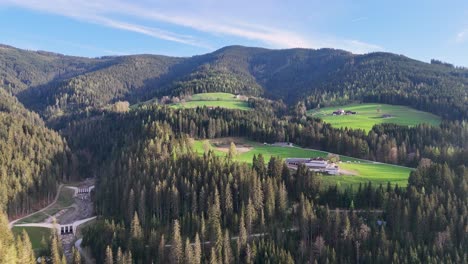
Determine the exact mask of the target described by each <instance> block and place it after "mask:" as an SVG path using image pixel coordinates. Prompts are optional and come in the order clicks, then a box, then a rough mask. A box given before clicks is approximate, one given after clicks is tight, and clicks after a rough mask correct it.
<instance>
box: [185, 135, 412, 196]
mask: <svg viewBox="0 0 468 264" xmlns="http://www.w3.org/2000/svg"><path fill="white" fill-rule="evenodd" d="M234 142H235V143H236V142H237V143H239V142H241V143H242V144H245V145H248V146H250V147H252V149H251V150H250V151H248V152H245V153H239V154H237V155H236V156H235V158H234V159H235V160H236V161H239V162H246V163H248V164H252V159H253V156H254V155H257V156H258V155H259V154H262V155H263V157H264V158H265V162H268V160H269V159H270V157H272V156H276V157H280V158H283V159H285V158H292V157H294V158H310V157H312V158H313V157H326V156H327V155H328V152H325V151H320V150H312V149H305V148H300V147H280V146H272V145H264V144H260V143H257V142H252V141H243V140H242V139H235V140H234ZM203 144H204V143H203V140H195V141H194V143H193V145H192V147H193V149H194V151H195V152H196V153H198V154H200V155H201V154H203V153H204V148H203ZM210 149H211V150H212V151H213V152H214V153H215V154H216V155H219V156H225V155H226V153H225V152H222V151H220V150H217V149H216V147H215V146H214V145H213V144H211V142H210ZM340 160H341V161H342V162H341V163H340V164H339V167H340V169H343V170H346V171H349V172H350V173H351V174H354V175H341V176H333V175H324V176H322V179H323V183H324V186H328V185H335V184H338V185H339V186H340V187H342V188H345V187H353V188H354V186H355V187H356V188H357V186H358V185H359V183H367V182H372V184H374V185H375V186H378V185H379V184H384V185H385V184H387V182H390V183H391V184H392V185H393V184H398V185H399V186H406V185H407V183H408V177H409V174H410V172H411V170H412V169H411V168H407V167H400V166H395V165H391V164H385V163H376V162H372V161H367V160H361V159H356V158H352V157H347V156H342V155H340Z"/></svg>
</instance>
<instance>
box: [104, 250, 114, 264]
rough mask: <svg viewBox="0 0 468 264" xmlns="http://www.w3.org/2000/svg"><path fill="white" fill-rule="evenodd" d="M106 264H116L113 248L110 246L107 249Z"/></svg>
mask: <svg viewBox="0 0 468 264" xmlns="http://www.w3.org/2000/svg"><path fill="white" fill-rule="evenodd" d="M104 263H105V264H114V256H113V254H112V248H111V247H110V246H107V247H106V258H105V260H104Z"/></svg>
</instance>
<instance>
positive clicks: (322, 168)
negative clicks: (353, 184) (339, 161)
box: [286, 158, 339, 175]
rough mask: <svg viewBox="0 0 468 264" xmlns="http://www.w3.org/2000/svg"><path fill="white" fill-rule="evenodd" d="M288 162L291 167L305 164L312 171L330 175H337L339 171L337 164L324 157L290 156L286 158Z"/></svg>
mask: <svg viewBox="0 0 468 264" xmlns="http://www.w3.org/2000/svg"><path fill="white" fill-rule="evenodd" d="M286 164H287V165H288V166H289V167H290V168H297V166H299V165H301V164H304V165H305V166H306V167H307V168H308V169H309V170H310V171H315V172H322V173H327V174H330V175H337V174H338V173H339V172H338V166H337V165H335V164H334V163H329V162H328V161H327V160H325V159H323V158H314V159H307V158H289V159H286Z"/></svg>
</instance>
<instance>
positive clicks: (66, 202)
mask: <svg viewBox="0 0 468 264" xmlns="http://www.w3.org/2000/svg"><path fill="white" fill-rule="evenodd" d="M74 193H75V191H74V190H72V189H69V188H62V190H61V191H60V194H59V197H58V199H57V202H56V203H55V204H54V205H52V206H51V207H49V208H47V210H45V211H43V212H38V213H35V214H33V215H31V216H29V217H27V218H24V219H22V220H20V221H18V222H17V224H28V223H40V222H42V221H44V220H45V219H47V217H49V215H54V214H55V213H57V212H58V211H60V210H62V209H64V208H66V207H69V206H71V205H72V204H73V194H74Z"/></svg>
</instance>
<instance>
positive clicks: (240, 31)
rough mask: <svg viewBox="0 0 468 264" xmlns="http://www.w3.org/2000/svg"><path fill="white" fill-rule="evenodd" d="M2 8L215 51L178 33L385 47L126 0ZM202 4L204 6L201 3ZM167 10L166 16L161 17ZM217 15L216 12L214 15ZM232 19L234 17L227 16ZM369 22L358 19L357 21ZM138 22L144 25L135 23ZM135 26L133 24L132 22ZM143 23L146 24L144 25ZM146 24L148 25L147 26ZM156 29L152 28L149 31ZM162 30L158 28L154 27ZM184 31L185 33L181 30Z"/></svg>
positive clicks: (31, 2)
mask: <svg viewBox="0 0 468 264" xmlns="http://www.w3.org/2000/svg"><path fill="white" fill-rule="evenodd" d="M1 4H4V5H5V4H7V5H14V6H20V7H23V8H27V9H32V10H36V11H41V12H47V13H53V14H57V15H62V16H66V17H70V18H74V19H77V20H80V21H85V22H88V23H95V24H99V25H102V26H106V27H111V28H116V29H120V30H126V31H131V32H136V33H139V34H144V35H147V36H151V37H154V38H158V39H163V40H167V41H172V42H177V43H182V44H186V45H192V46H198V47H202V48H205V49H212V47H211V46H210V44H209V43H207V42H206V40H203V39H200V37H194V36H191V35H187V34H184V33H178V32H177V31H179V32H186V30H182V29H183V28H186V29H187V28H188V29H191V30H195V31H198V32H203V33H206V34H209V35H211V36H215V37H216V36H218V37H219V38H222V37H223V36H233V37H237V38H240V39H245V40H250V41H255V42H260V43H263V44H264V45H266V46H268V47H272V48H294V47H302V48H321V47H334V48H341V49H347V50H350V51H352V52H355V53H366V52H370V51H376V50H382V48H381V47H379V46H377V45H373V44H369V43H364V42H361V41H358V40H347V39H338V38H336V39H334V40H333V41H329V40H326V39H327V38H319V37H317V36H310V34H305V33H298V32H295V31H293V30H286V29H282V28H277V27H274V26H270V25H264V24H261V23H257V22H255V18H252V19H251V20H252V21H244V20H243V22H241V23H239V22H238V21H236V18H235V17H234V18H233V17H232V14H231V16H227V15H226V18H225V19H220V17H222V15H223V14H221V16H217V17H212V16H206V15H204V14H203V13H202V12H196V11H193V12H191V13H189V14H185V13H181V11H180V8H179V9H175V10H166V9H163V8H161V7H158V6H157V5H155V4H148V2H146V4H144V3H140V4H135V3H134V2H130V1H126V0H114V1H110V0H94V1H92V0H67V1H63V0H42V1H40V0H0V5H1ZM200 4H203V3H200ZM162 10H163V11H162ZM213 13H216V12H213ZM227 13H229V12H227ZM364 19H367V18H365V17H362V18H357V19H355V21H360V20H364ZM135 20H137V21H140V22H139V23H136V22H135ZM129 21H130V22H129ZM141 21H144V22H141ZM142 23H144V24H145V25H144V24H142ZM149 24H150V25H151V26H148V25H149ZM168 24H171V25H174V26H176V28H174V27H170V28H171V30H170V31H169V30H167V29H162V28H161V27H164V26H163V25H168ZM154 25H158V27H156V26H154ZM178 29H180V30H178Z"/></svg>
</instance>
